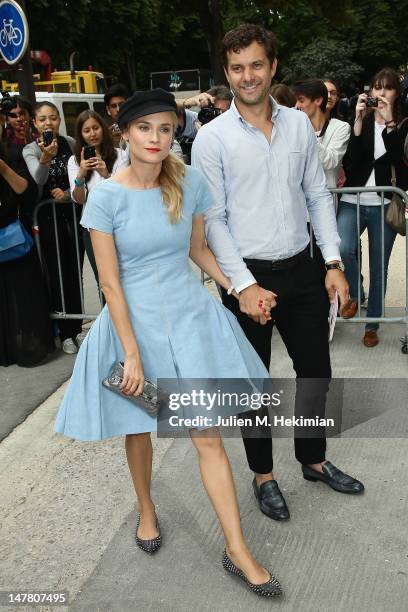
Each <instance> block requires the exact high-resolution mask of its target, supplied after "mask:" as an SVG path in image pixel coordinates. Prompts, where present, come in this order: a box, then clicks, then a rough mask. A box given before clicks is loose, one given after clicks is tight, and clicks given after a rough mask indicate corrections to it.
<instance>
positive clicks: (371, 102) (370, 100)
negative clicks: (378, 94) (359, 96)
mask: <svg viewBox="0 0 408 612" xmlns="http://www.w3.org/2000/svg"><path fill="white" fill-rule="evenodd" d="M366 105H367V108H374V107H376V106H378V98H372V97H371V96H368V97H367V101H366Z"/></svg>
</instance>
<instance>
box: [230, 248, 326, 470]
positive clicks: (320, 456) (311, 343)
mask: <svg viewBox="0 0 408 612" xmlns="http://www.w3.org/2000/svg"><path fill="white" fill-rule="evenodd" d="M253 261H254V260H251V263H249V262H247V266H248V268H249V270H250V271H251V272H252V274H253V275H254V277H255V278H256V280H257V282H258V284H259V285H260V286H261V287H263V288H264V289H267V290H269V291H273V292H274V293H276V294H277V296H278V297H277V300H276V301H277V306H276V308H274V309H273V310H272V311H271V314H272V317H273V319H272V321H269V322H268V323H267V324H266V325H260V324H259V323H255V321H253V320H252V319H251V318H250V317H248V316H247V315H245V314H243V313H241V311H240V309H239V303H238V300H237V299H236V298H234V297H233V296H229V295H227V293H226V291H224V290H222V301H223V303H224V305H225V306H226V307H227V308H229V310H231V311H232V312H233V313H234V314H235V316H236V317H237V319H238V321H239V323H240V325H241V327H242V329H243V330H244V332H245V335H246V336H247V338H248V340H249V341H250V342H251V344H252V346H253V347H254V348H255V350H256V352H257V353H258V355H259V356H260V358H261V359H262V361H263V363H264V364H265V366H266V368H267V369H268V370H269V365H270V360H271V339H272V330H273V326H274V325H276V327H277V329H278V331H279V333H280V335H281V337H282V340H283V342H284V343H285V346H286V349H287V351H288V354H289V356H290V357H291V359H292V362H293V367H294V370H295V372H296V378H297V380H296V389H297V391H296V401H295V416H300V415H302V416H304V417H308V416H310V415H312V414H313V416H319V417H324V415H325V404H326V393H327V390H328V384H329V380H330V378H331V367H330V354H329V343H328V314H329V307H330V304H329V299H328V296H327V293H326V289H325V286H324V278H325V269H324V267H323V266H322V265H321V264H319V263H317V262H316V261H314V260H313V259H311V258H310V256H309V255H308V253H307V252H303V253H302V255H301V256H299V259H298V260H297V261H296V263H295V265H292V267H289V268H286V269H281V270H273V269H270V268H268V267H264V265H262V262H258V263H252V262H253ZM272 361H273V353H272ZM308 379H309V380H308ZM310 379H313V381H312V380H310ZM255 414H258V415H259V412H257V413H252V418H254V416H255ZM248 415H249V413H245V417H248ZM241 431H242V437H243V441H244V445H245V451H246V455H247V459H248V464H249V467H250V469H251V470H252V471H253V472H256V473H258V474H267V473H269V472H271V471H272V469H273V459H272V437H271V429H270V428H267V427H263V428H262V437H259V432H260V428H259V427H258V428H256V426H255V428H254V427H253V428H251V427H242V428H241ZM256 431H258V437H257V435H256V433H255V432H256ZM325 451H326V438H325V433H324V429H323V430H320V434H319V435H318V436H316V434H312V437H305V436H304V434H302V436H301V437H298V436H296V431H295V455H296V458H297V460H298V461H299V462H300V463H302V464H312V463H319V462H321V461H324V459H325Z"/></svg>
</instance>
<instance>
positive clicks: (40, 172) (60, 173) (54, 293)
mask: <svg viewBox="0 0 408 612" xmlns="http://www.w3.org/2000/svg"><path fill="white" fill-rule="evenodd" d="M60 123H61V118H60V115H59V111H58V108H57V107H56V106H55V105H54V104H53V103H52V102H48V101H47V102H38V103H37V104H36V106H35V107H34V124H35V127H36V128H37V130H38V131H39V133H40V138H39V139H38V141H37V142H36V141H34V142H32V143H30V144H28V145H27V146H26V147H24V149H23V157H24V160H25V162H26V164H27V167H28V170H29V172H30V174H31V176H32V177H33V179H34V181H35V182H36V183H37V187H38V192H39V195H38V199H39V200H44V199H48V198H52V199H54V200H59V201H60V202H59V204H58V205H57V206H55V213H56V221H57V231H58V246H59V253H60V261H61V278H62V284H63V290H64V298H65V310H66V312H68V313H73V314H78V313H81V312H82V302H81V283H82V279H81V278H79V277H78V276H79V275H78V259H79V267H80V272H81V275H82V265H83V262H84V247H83V244H82V240H79V243H78V249H79V251H78V253H77V247H76V240H75V236H80V235H81V226H80V224H79V221H80V218H81V213H82V208H81V206H79V205H78V204H76V205H75V213H76V214H75V217H74V214H73V206H72V204H71V201H70V188H69V179H68V159H69V158H70V157H71V155H72V154H73V152H74V144H75V141H74V139H73V138H71V137H70V136H61V135H60V134H59V127H60ZM38 224H39V229H40V239H41V250H42V254H43V259H44V263H45V266H46V268H47V276H48V283H49V291H50V302H51V307H52V309H53V310H55V311H58V312H61V311H62V310H64V308H63V305H62V295H61V288H60V270H59V268H58V246H57V240H56V239H57V237H56V236H55V230H54V216H53V211H52V207H51V206H49V205H47V206H44V207H42V208H41V210H40V211H39V216H38ZM58 328H59V337H60V340H61V348H62V350H63V351H64V353H67V354H74V353H76V352H77V350H78V348H77V342H78V343H80V340H81V335H80V334H81V331H82V320H79V319H60V320H59V321H58Z"/></svg>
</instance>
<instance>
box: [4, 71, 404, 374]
mask: <svg viewBox="0 0 408 612" xmlns="http://www.w3.org/2000/svg"><path fill="white" fill-rule="evenodd" d="M270 94H271V96H272V97H273V99H274V100H275V101H276V102H278V103H279V104H281V105H283V106H285V107H292V108H296V109H299V110H301V111H303V112H305V113H306V115H307V116H308V117H309V119H310V122H311V124H312V126H313V130H314V132H315V135H316V142H317V147H318V151H319V159H320V161H321V164H322V166H323V169H324V172H325V176H326V181H327V186H328V187H329V188H332V187H342V186H345V187H352V186H355V187H358V186H361V187H364V186H367V187H370V186H375V185H382V186H384V185H391V184H393V185H396V186H398V187H401V188H402V189H406V188H407V178H406V177H407V168H406V157H407V153H408V151H407V148H408V145H407V142H406V141H407V133H408V120H405V118H404V111H405V108H406V97H407V92H406V91H404V89H403V82H402V81H401V78H400V76H399V75H398V74H397V73H396V72H395V71H394V70H392V69H387V68H386V69H383V70H381V71H379V72H378V73H377V74H376V75H374V77H373V79H372V81H371V83H370V87H369V90H368V91H365V92H364V93H362V94H359V95H358V96H355V97H354V98H352V99H350V100H349V99H347V98H345V97H341V93H340V89H339V87H338V86H337V84H336V83H335V82H334V80H333V79H331V78H329V77H322V79H305V80H303V81H298V82H296V83H294V84H293V85H292V86H290V87H289V86H288V85H285V84H282V83H276V84H274V85H272V87H271V89H270ZM128 98H129V91H128V89H127V88H126V87H125V86H124V85H122V84H115V85H113V86H112V87H111V88H110V89H109V91H108V92H107V93H106V95H105V106H106V114H107V117H108V121H105V120H104V119H103V118H102V117H101V116H100V115H99V114H98V113H96V112H94V111H83V112H82V113H81V114H80V115H79V116H78V118H77V121H76V132H75V139H73V138H71V137H69V136H61V135H60V134H59V126H60V117H59V111H58V109H57V107H56V106H55V105H54V104H53V103H51V102H41V103H39V104H37V105H36V106H35V107H34V108H32V107H31V105H30V104H29V103H28V102H27V101H26V100H24V99H23V98H22V97H21V96H14V97H12V98H6V99H5V100H6V104H3V107H4V108H2V109H1V110H2V113H3V114H2V122H1V128H0V129H1V130H2V153H1V164H2V166H4V167H7V168H9V169H10V170H13V171H14V172H16V173H17V174H18V175H19V176H21V177H22V178H24V180H25V181H26V182H27V187H26V189H24V191H23V192H19V191H16V190H15V189H14V188H13V184H12V183H10V182H8V180H7V173H6V175H5V174H4V172H2V173H1V179H2V180H1V184H2V188H6V191H7V192H8V194H9V195H8V196H5V197H4V198H3V199H2V204H3V206H2V209H0V228H1V227H7V225H9V224H10V222H11V221H12V220H13V219H14V220H18V222H19V223H21V224H22V225H23V226H24V227H25V229H26V230H27V231H28V232H31V231H32V226H33V218H32V213H33V210H34V208H35V205H36V204H37V203H38V202H39V201H41V200H45V199H48V198H52V199H55V200H60V201H66V202H67V205H66V206H61V205H59V206H56V207H55V215H56V223H57V235H58V245H57V243H56V232H55V228H54V212H53V210H52V209H51V208H50V207H45V208H42V209H40V212H39V217H38V226H39V228H40V230H41V233H40V239H41V250H42V267H43V272H44V270H45V276H44V274H43V273H41V270H40V268H39V266H38V264H37V261H36V258H35V255H34V253H33V252H31V251H30V253H29V254H27V256H25V257H24V258H22V259H20V258H19V259H11V260H10V261H7V262H4V263H0V265H1V270H2V279H3V281H2V285H1V291H2V296H4V298H5V299H3V300H2V304H3V312H2V318H1V328H0V329H1V332H2V333H1V336H0V339H1V342H0V363H1V364H2V365H9V364H12V363H17V364H19V365H35V364H36V363H39V362H41V361H42V360H43V359H44V358H45V357H46V355H47V354H49V352H50V350H51V351H52V350H53V349H54V344H55V341H54V340H55V338H56V337H59V340H60V343H61V347H62V350H63V351H64V352H66V353H70V354H72V353H76V352H77V350H78V348H79V346H80V344H81V342H82V340H83V338H84V335H85V334H84V332H82V321H81V320H79V319H77V320H69V319H65V320H64V319H61V320H59V321H58V322H57V323H54V324H53V325H52V324H51V322H50V321H49V320H48V319H47V315H46V312H47V308H48V310H52V311H57V312H59V311H63V310H64V311H66V312H68V313H70V312H72V313H80V312H82V304H83V299H82V286H81V283H82V280H81V275H82V267H83V262H84V254H85V253H86V255H87V257H88V259H89V261H90V264H91V266H92V269H93V272H94V275H95V279H96V283H97V285H98V287H99V280H98V271H97V266H96V262H95V257H94V255H93V250H92V245H91V241H90V237H89V232H88V231H86V230H85V229H84V228H82V227H81V226H80V218H81V215H82V212H83V208H84V206H85V204H86V200H87V197H88V194H89V192H90V191H91V190H92V189H93V188H94V186H95V185H97V184H98V183H99V182H100V181H103V180H104V179H106V178H108V177H110V176H112V175H114V174H116V172H117V171H118V170H120V169H121V168H123V167H125V166H127V165H128V163H129V153H128V150H127V147H126V143H124V140H123V138H122V134H121V130H120V128H119V127H118V124H117V118H118V115H119V111H120V108H121V105H122V104H123V103H124V102H125V100H126V99H128ZM232 100H233V94H232V91H231V88H230V87H227V86H225V85H218V86H214V87H212V88H211V89H210V90H209V91H207V92H203V93H201V94H199V95H198V96H194V97H191V98H183V99H177V100H176V104H177V118H178V125H177V130H176V134H175V138H174V139H173V142H172V149H171V150H172V153H174V154H175V155H177V156H178V157H180V158H183V159H184V160H185V161H186V162H187V163H190V157H191V147H192V144H193V142H194V139H195V138H196V136H197V133H198V130H199V129H200V127H201V126H202V125H205V124H207V123H209V122H210V121H213V120H214V119H216V118H217V117H219V116H220V115H221V114H222V113H224V112H225V111H227V110H228V109H229V108H230V106H231V103H232ZM373 100H374V104H375V105H374V106H371V104H372V101H373ZM367 101H368V102H369V103H368V104H367ZM370 101H371V102H370ZM191 107H198V108H201V110H200V111H199V112H196V111H194V110H191ZM44 132H46V133H47V134H51V133H52V136H51V137H50V136H48V138H51V140H50V141H49V142H48V141H47V142H45V140H44V139H43V138H42V135H43V133H44ZM404 147H405V151H404ZM9 200H10V202H8V201H9ZM390 200H391V194H387V193H386V194H385V195H384V203H385V207H384V208H382V207H381V198H380V196H379V195H378V194H376V193H375V192H371V193H363V194H361V196H360V198H359V202H360V207H359V210H360V223H359V227H360V233H362V232H363V231H364V230H365V229H367V231H368V240H369V253H370V291H369V294H368V299H367V297H366V291H365V287H364V283H363V280H364V279H362V277H361V276H360V272H359V269H358V252H359V254H360V259H361V256H362V252H361V245H360V238H359V236H358V235H357V225H358V224H357V215H356V203H357V196H356V195H352V194H344V195H343V196H342V198H341V201H340V203H339V205H338V210H336V213H337V224H338V231H339V235H340V238H341V247H340V248H341V257H342V261H343V263H344V265H345V268H346V276H347V280H348V282H349V284H350V291H351V300H350V303H349V305H348V306H347V307H345V309H344V312H343V316H344V317H345V318H348V317H352V316H354V315H355V313H356V312H357V305H358V302H360V304H361V305H362V306H363V307H366V308H367V316H368V317H370V318H375V317H379V316H381V313H382V302H383V293H384V291H385V288H386V284H387V272H388V263H389V259H390V255H391V251H392V247H393V244H394V241H395V237H396V232H395V231H394V230H393V229H392V228H391V227H389V225H388V224H387V223H384V224H383V222H382V218H381V217H382V215H384V218H386V213H387V206H388V204H389V203H390ZM71 201H72V202H74V205H73V206H72V205H71V204H70V205H68V203H70V202H71ZM6 203H7V204H6ZM382 226H383V227H384V252H382V229H381V228H382ZM37 229H38V228H37ZM313 240H314V237H313ZM57 249H58V250H59V254H58V253H57ZM314 253H315V255H314V256H315V257H316V258H317V259H318V261H320V262H323V260H322V256H321V252H320V249H319V248H318V247H317V245H316V243H315V241H314ZM58 255H60V257H58ZM58 262H60V263H59V264H58ZM59 265H60V267H61V276H60V270H59ZM382 265H384V278H383V277H382V272H381V270H382ZM15 268H17V269H18V270H19V271H20V272H16V269H15ZM22 274H24V275H28V277H29V279H30V282H29V283H28V284H27V283H22V282H21V279H22V278H23V276H21V275H22ZM23 287H24V288H25V289H24V290H23ZM34 287H35V288H36V291H35V292H32V289H33V288H34ZM24 291H26V293H27V295H33V293H34V294H35V297H34V303H33V301H32V298H31V305H32V308H31V310H30V313H28V312H27V309H26V308H25V303H26V300H25V297H24ZM17 295H19V297H18V298H17ZM12 296H13V298H12ZM101 300H102V303H104V302H105V300H104V296H103V294H101ZM6 304H7V306H6ZM40 313H41V314H40ZM377 330H378V323H367V326H366V333H365V335H364V338H363V342H364V344H365V345H366V346H369V347H372V346H375V345H376V344H378V342H379V337H378V334H377Z"/></svg>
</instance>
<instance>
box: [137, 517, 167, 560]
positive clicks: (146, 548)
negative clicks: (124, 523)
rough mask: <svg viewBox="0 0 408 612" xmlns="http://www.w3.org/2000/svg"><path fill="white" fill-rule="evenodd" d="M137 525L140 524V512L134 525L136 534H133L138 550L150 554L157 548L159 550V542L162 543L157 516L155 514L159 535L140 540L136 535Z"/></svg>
mask: <svg viewBox="0 0 408 612" xmlns="http://www.w3.org/2000/svg"><path fill="white" fill-rule="evenodd" d="M139 525H140V514H139V518H138V520H137V527H136V534H135V540H136V544H137V545H138V547H139V548H140V550H143V552H145V553H149V554H150V555H152V554H153V553H155V552H156V551H157V550H159V548H160V546H161V543H162V539H161V533H160V526H159V521H158V520H157V516H156V527H157V530H158V532H159V535H158V536H157V537H155V538H152V539H151V540H142V539H141V538H139V537H138V535H137V530H138V529H139Z"/></svg>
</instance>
